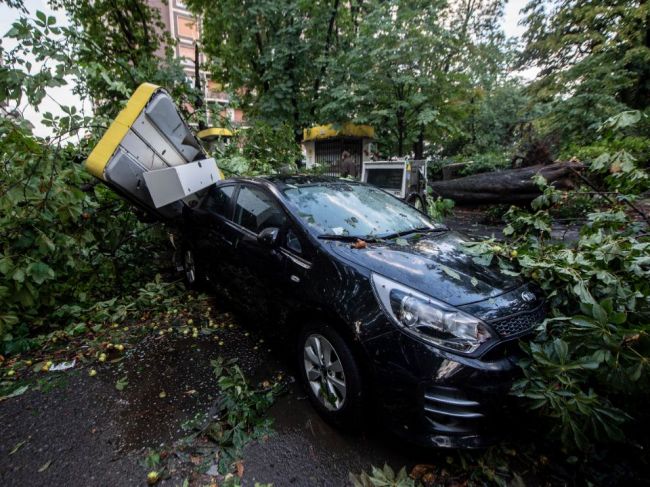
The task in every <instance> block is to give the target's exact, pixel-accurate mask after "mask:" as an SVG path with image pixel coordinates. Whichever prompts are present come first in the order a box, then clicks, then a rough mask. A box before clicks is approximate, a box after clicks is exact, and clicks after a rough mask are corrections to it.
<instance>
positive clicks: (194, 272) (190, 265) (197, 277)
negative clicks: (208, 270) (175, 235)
mask: <svg viewBox="0 0 650 487" xmlns="http://www.w3.org/2000/svg"><path fill="white" fill-rule="evenodd" d="M181 264H182V267H183V270H182V272H183V282H184V283H185V287H186V288H187V289H199V288H200V287H201V285H202V284H203V281H204V276H203V272H202V271H201V269H200V266H199V265H198V263H197V262H196V253H195V252H194V250H193V249H192V247H190V246H189V245H184V246H183V248H182V249H181Z"/></svg>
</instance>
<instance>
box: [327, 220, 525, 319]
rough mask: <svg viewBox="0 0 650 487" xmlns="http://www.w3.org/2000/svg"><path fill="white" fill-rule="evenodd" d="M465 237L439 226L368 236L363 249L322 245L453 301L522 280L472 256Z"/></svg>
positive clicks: (497, 291) (480, 297) (488, 294)
mask: <svg viewBox="0 0 650 487" xmlns="http://www.w3.org/2000/svg"><path fill="white" fill-rule="evenodd" d="M470 241H471V240H470V239H469V238H468V237H466V236H464V235H462V234H460V233H457V232H453V231H444V232H439V233H430V234H417V235H412V236H409V237H407V238H403V239H392V240H388V241H385V242H379V243H370V242H369V243H368V244H367V247H366V248H362V249H355V248H352V246H351V245H350V243H349V242H341V241H330V242H327V245H331V247H330V248H331V250H332V251H333V252H334V253H335V254H336V255H338V256H339V257H341V258H343V259H345V260H346V261H348V262H350V263H354V264H356V265H361V266H363V267H365V268H367V269H368V270H370V271H372V272H376V273H378V274H381V275H383V276H385V277H388V278H390V279H393V280H395V281H397V282H400V283H402V284H405V285H407V286H410V287H412V288H414V289H416V290H418V291H420V292H422V293H424V294H427V295H429V296H431V297H433V298H436V299H439V300H441V301H444V302H446V303H448V304H451V305H453V306H462V305H466V304H469V303H474V302H479V301H484V300H486V299H489V298H494V297H496V296H499V295H501V294H504V293H506V292H508V291H510V290H512V289H515V288H517V287H520V286H521V285H522V284H524V281H523V280H522V279H520V278H518V277H513V276H508V275H505V274H503V273H502V272H501V271H500V270H499V268H498V266H496V265H491V266H485V265H481V264H479V263H477V262H475V261H474V259H473V256H472V255H470V254H468V253H467V251H466V247H465V244H466V243H469V242H470Z"/></svg>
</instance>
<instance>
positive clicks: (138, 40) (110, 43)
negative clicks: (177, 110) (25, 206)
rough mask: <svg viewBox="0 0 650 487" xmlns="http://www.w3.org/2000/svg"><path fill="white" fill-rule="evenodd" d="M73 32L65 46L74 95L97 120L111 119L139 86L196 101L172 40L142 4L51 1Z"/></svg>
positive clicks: (67, 33)
mask: <svg viewBox="0 0 650 487" xmlns="http://www.w3.org/2000/svg"><path fill="white" fill-rule="evenodd" d="M51 4H52V6H53V7H55V8H61V9H64V10H65V12H66V14H67V16H68V18H69V21H70V24H71V25H72V26H74V28H70V29H64V34H65V36H66V38H67V39H68V40H69V42H70V53H71V56H72V58H73V62H74V63H75V68H76V75H77V77H78V83H77V84H76V87H75V90H76V91H77V92H78V93H79V94H81V95H82V96H83V97H87V98H89V99H90V100H91V101H92V102H93V108H94V111H95V113H96V114H97V115H106V116H107V117H108V118H113V117H114V116H115V115H117V112H118V111H119V109H120V107H121V105H122V102H123V101H124V100H126V99H128V97H129V96H131V93H133V91H134V90H135V89H136V88H137V87H138V86H139V85H140V84H142V83H145V82H148V83H154V84H157V85H161V86H163V87H164V88H166V89H167V90H168V91H169V92H170V93H171V94H172V95H173V96H174V97H175V98H177V99H178V100H183V101H184V103H180V104H179V106H180V107H181V108H182V109H185V108H186V106H187V102H194V101H195V100H196V93H194V91H193V87H192V86H191V84H190V83H189V82H188V80H187V79H186V75H185V72H184V71H183V67H182V65H181V64H180V61H179V60H178V59H177V58H175V57H174V51H173V46H174V41H173V39H172V38H171V36H170V35H169V33H168V31H167V30H166V27H165V24H164V23H163V22H162V20H161V18H160V13H159V12H158V10H156V9H154V8H152V7H150V6H149V4H148V3H147V2H146V1H144V0H52V2H51Z"/></svg>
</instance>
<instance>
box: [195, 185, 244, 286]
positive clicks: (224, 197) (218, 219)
mask: <svg viewBox="0 0 650 487" xmlns="http://www.w3.org/2000/svg"><path fill="white" fill-rule="evenodd" d="M235 190H236V185H235V184H225V185H219V186H213V187H212V188H210V191H209V193H208V194H207V195H206V196H205V197H204V198H203V199H202V200H201V202H200V203H199V205H198V207H197V208H194V209H192V210H190V211H189V217H188V220H189V222H188V225H189V227H190V228H189V234H190V240H191V245H192V247H193V249H194V251H195V252H196V258H197V262H199V264H200V265H202V266H203V267H204V270H205V272H206V274H207V276H208V277H209V279H210V280H211V281H213V282H215V283H219V282H222V283H226V284H227V282H228V276H229V274H231V273H232V270H231V269H230V268H229V263H230V262H231V261H232V259H233V252H234V248H233V245H234V235H233V229H232V225H229V224H228V222H229V221H230V219H231V218H232V212H233V198H234V196H235Z"/></svg>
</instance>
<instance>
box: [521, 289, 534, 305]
mask: <svg viewBox="0 0 650 487" xmlns="http://www.w3.org/2000/svg"><path fill="white" fill-rule="evenodd" d="M535 298H536V296H535V295H534V294H533V293H531V292H530V291H524V292H523V293H521V299H523V300H524V301H526V302H527V303H532V302H533V301H535Z"/></svg>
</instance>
